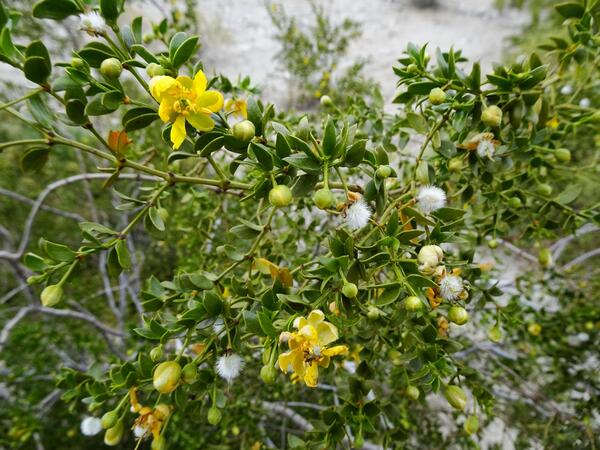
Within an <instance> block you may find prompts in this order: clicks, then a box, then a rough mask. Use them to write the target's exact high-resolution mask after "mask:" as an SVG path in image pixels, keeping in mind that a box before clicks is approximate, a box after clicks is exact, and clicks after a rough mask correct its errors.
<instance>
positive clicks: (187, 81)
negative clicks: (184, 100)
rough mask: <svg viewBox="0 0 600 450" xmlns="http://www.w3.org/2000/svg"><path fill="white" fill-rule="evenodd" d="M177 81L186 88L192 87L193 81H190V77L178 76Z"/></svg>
mask: <svg viewBox="0 0 600 450" xmlns="http://www.w3.org/2000/svg"><path fill="white" fill-rule="evenodd" d="M177 81H178V82H179V84H181V85H182V86H183V87H184V88H186V89H192V87H193V86H194V82H193V81H192V79H191V78H190V77H187V76H185V75H180V76H178V77H177Z"/></svg>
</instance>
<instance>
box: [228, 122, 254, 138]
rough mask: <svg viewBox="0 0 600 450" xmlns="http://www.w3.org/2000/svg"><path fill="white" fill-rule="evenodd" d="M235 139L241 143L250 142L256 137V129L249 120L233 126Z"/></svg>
mask: <svg viewBox="0 0 600 450" xmlns="http://www.w3.org/2000/svg"><path fill="white" fill-rule="evenodd" d="M232 132H233V137H234V138H236V139H237V140H238V141H241V142H250V141H251V140H252V138H253V137H254V136H255V135H256V128H255V127H254V124H253V123H252V122H250V121H249V120H242V121H241V122H238V123H236V124H235V125H234V126H233V130H232Z"/></svg>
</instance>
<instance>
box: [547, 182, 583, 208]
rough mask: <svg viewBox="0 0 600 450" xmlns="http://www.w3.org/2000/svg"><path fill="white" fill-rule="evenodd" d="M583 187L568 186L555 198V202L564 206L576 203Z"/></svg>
mask: <svg viewBox="0 0 600 450" xmlns="http://www.w3.org/2000/svg"><path fill="white" fill-rule="evenodd" d="M582 189H583V188H582V186H581V185H578V184H570V185H568V186H567V187H566V188H565V190H564V191H561V192H560V193H559V194H558V195H557V196H556V197H555V198H554V201H555V202H556V203H560V204H562V205H568V204H569V203H571V202H574V201H575V200H576V199H577V197H579V194H581V191H582Z"/></svg>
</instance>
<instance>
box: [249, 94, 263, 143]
mask: <svg viewBox="0 0 600 450" xmlns="http://www.w3.org/2000/svg"><path fill="white" fill-rule="evenodd" d="M246 110H247V112H248V120H249V121H250V122H252V123H253V124H254V129H255V132H256V136H262V132H263V128H262V125H263V124H262V108H261V107H260V105H259V104H258V102H257V101H256V99H255V98H254V97H250V98H249V99H248V101H247V102H246Z"/></svg>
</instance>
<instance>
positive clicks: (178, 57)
mask: <svg viewBox="0 0 600 450" xmlns="http://www.w3.org/2000/svg"><path fill="white" fill-rule="evenodd" d="M198 39H199V37H198V36H192V37H189V38H187V39H186V40H185V41H184V42H183V43H182V44H181V45H180V46H179V47H178V48H177V50H176V51H175V54H174V55H173V56H172V57H171V64H173V67H175V68H176V69H177V68H179V67H181V66H182V65H183V64H185V62H186V61H187V60H188V59H190V57H191V56H192V53H194V51H195V50H196V47H197V46H198Z"/></svg>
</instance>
